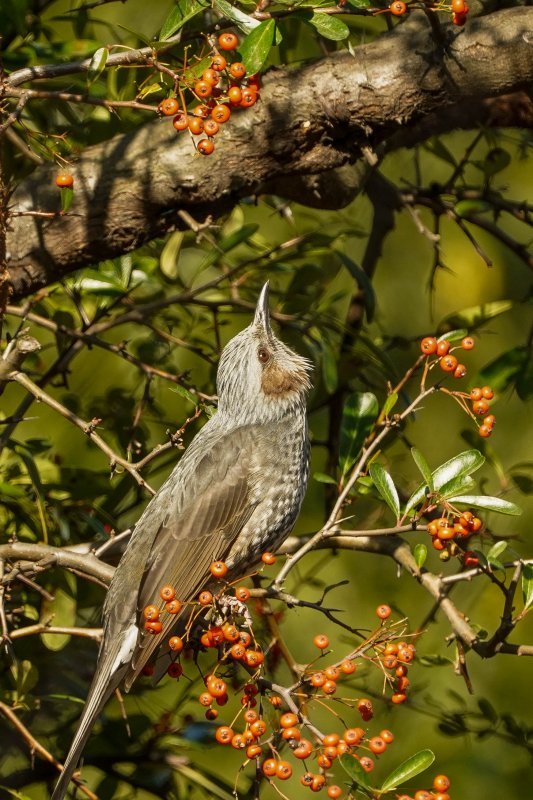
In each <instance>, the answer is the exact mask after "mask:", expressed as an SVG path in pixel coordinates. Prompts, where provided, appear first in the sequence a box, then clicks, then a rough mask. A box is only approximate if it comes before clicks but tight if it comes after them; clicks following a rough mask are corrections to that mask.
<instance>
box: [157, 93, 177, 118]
mask: <svg viewBox="0 0 533 800" xmlns="http://www.w3.org/2000/svg"><path fill="white" fill-rule="evenodd" d="M179 107H180V106H179V103H178V101H177V100H176V98H175V97H167V98H166V99H165V100H162V101H161V103H160V104H159V106H158V109H157V110H158V111H159V113H160V114H163V115H164V116H165V117H173V116H174V114H176V112H177V111H179Z"/></svg>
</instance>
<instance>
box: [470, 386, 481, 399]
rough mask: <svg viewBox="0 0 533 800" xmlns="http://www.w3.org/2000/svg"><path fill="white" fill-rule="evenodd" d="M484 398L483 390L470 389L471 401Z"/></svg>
mask: <svg viewBox="0 0 533 800" xmlns="http://www.w3.org/2000/svg"><path fill="white" fill-rule="evenodd" d="M482 397H483V392H482V391H481V389H478V387H477V386H476V387H475V388H474V389H470V399H471V400H481V398H482Z"/></svg>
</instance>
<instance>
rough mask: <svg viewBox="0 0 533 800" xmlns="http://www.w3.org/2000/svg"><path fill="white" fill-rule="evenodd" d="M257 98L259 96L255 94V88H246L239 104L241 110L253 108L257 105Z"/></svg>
mask: <svg viewBox="0 0 533 800" xmlns="http://www.w3.org/2000/svg"><path fill="white" fill-rule="evenodd" d="M258 98H259V94H258V93H257V91H256V89H255V86H247V87H246V88H245V89H243V91H242V97H241V102H240V103H239V105H240V106H241V108H250V106H253V105H254V104H255V103H257V100H258Z"/></svg>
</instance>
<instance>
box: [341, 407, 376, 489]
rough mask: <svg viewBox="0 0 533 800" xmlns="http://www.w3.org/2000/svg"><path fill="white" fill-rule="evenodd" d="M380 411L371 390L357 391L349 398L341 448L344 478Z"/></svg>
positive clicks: (344, 411)
mask: <svg viewBox="0 0 533 800" xmlns="http://www.w3.org/2000/svg"><path fill="white" fill-rule="evenodd" d="M378 413H379V406H378V401H377V399H376V397H375V395H373V394H372V393H371V392H356V393H354V394H351V395H349V397H348V398H347V400H346V403H345V404H344V410H343V413H342V421H341V434H340V448H339V468H340V472H341V477H342V478H344V477H345V476H346V475H347V473H348V472H349V471H350V470H351V468H352V467H353V465H354V464H355V462H356V460H357V457H358V456H359V453H360V451H361V448H362V446H363V444H364V441H365V439H366V437H367V436H368V434H369V433H370V431H371V430H372V426H373V425H374V422H375V421H376V419H377V416H378Z"/></svg>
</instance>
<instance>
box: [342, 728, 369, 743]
mask: <svg viewBox="0 0 533 800" xmlns="http://www.w3.org/2000/svg"><path fill="white" fill-rule="evenodd" d="M364 735H365V732H364V730H363V729H362V728H347V729H346V730H345V731H344V733H343V734H342V738H343V739H344V741H345V742H346V744H349V745H350V746H353V745H357V744H359V743H360V742H361V741H362V740H363V738H364Z"/></svg>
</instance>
